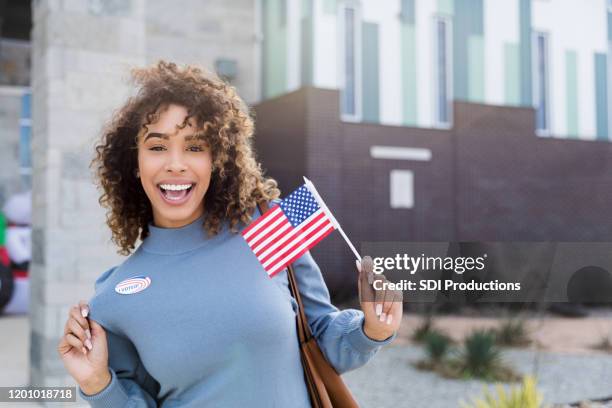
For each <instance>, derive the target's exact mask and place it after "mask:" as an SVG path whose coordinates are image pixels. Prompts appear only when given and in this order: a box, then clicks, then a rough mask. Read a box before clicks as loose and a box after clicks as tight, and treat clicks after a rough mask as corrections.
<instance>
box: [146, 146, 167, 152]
mask: <svg viewBox="0 0 612 408" xmlns="http://www.w3.org/2000/svg"><path fill="white" fill-rule="evenodd" d="M163 149H164V146H153V147H151V148H149V150H152V151H154V152H160V151H162V150H163Z"/></svg>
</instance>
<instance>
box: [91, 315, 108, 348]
mask: <svg viewBox="0 0 612 408" xmlns="http://www.w3.org/2000/svg"><path fill="white" fill-rule="evenodd" d="M89 323H90V324H91V334H92V335H93V336H94V338H95V340H96V342H97V341H100V342H102V343H106V332H105V331H104V328H103V327H102V326H101V325H100V324H99V323H98V322H96V321H95V320H90V321H89Z"/></svg>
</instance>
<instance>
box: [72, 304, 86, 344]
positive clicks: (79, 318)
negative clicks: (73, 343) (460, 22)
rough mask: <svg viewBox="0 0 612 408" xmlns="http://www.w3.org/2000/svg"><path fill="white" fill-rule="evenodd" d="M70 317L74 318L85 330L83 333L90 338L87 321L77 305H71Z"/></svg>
mask: <svg viewBox="0 0 612 408" xmlns="http://www.w3.org/2000/svg"><path fill="white" fill-rule="evenodd" d="M70 317H72V318H73V319H74V320H76V321H77V322H78V323H79V324H80V325H81V327H82V328H83V330H85V335H86V336H87V338H88V339H91V330H89V321H88V320H87V319H86V318H84V317H83V315H82V314H81V309H80V308H79V306H73V307H72V308H71V309H70Z"/></svg>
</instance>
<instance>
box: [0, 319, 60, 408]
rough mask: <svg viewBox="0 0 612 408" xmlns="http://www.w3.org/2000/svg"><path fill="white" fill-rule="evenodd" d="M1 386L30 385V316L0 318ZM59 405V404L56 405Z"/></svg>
mask: <svg viewBox="0 0 612 408" xmlns="http://www.w3.org/2000/svg"><path fill="white" fill-rule="evenodd" d="M0 333H2V335H1V336H0V361H2V366H1V367H0V386H2V387H12V386H15V387H22V386H27V385H28V383H29V378H28V377H29V370H28V367H29V366H30V321H29V319H28V316H27V315H26V316H0ZM56 405H57V404H56ZM10 406H14V407H21V408H40V407H41V406H42V405H39V404H36V403H27V402H22V403H6V402H4V403H2V402H0V407H10Z"/></svg>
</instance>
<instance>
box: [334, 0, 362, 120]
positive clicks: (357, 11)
mask: <svg viewBox="0 0 612 408" xmlns="http://www.w3.org/2000/svg"><path fill="white" fill-rule="evenodd" d="M347 9H352V10H353V35H354V41H353V64H354V105H355V111H354V112H353V113H346V109H345V102H344V100H345V91H344V89H345V85H346V77H347V76H346V24H345V22H346V10H347ZM337 13H338V14H337V18H338V20H337V21H338V50H339V51H340V52H339V53H338V80H339V84H338V85H339V87H338V88H339V90H340V101H339V102H340V116H341V119H342V120H343V121H346V122H360V121H361V120H362V113H363V112H362V86H361V82H362V72H361V71H362V69H361V65H362V64H361V62H362V55H361V42H362V39H361V16H362V14H361V6H360V4H359V1H354V0H346V1H343V2H342V3H340V4H339V5H338V11H337Z"/></svg>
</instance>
